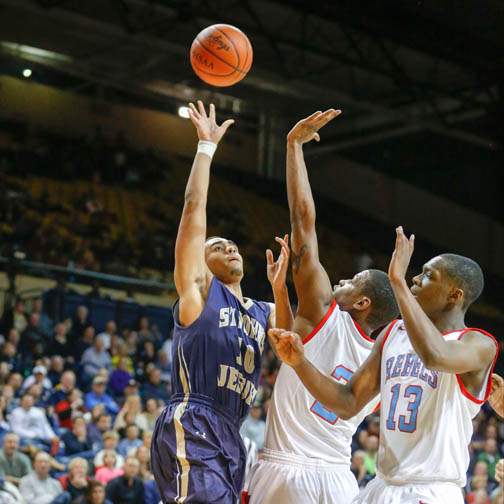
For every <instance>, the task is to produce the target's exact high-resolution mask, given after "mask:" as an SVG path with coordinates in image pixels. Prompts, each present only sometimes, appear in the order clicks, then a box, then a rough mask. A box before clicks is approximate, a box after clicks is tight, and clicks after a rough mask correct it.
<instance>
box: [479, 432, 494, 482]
mask: <svg viewBox="0 0 504 504" xmlns="http://www.w3.org/2000/svg"><path fill="white" fill-rule="evenodd" d="M498 460H499V454H498V451H497V440H496V439H494V438H487V439H486V441H485V446H484V450H483V453H480V455H479V456H478V461H482V462H486V464H487V466H488V476H489V478H490V479H495V466H496V465H497V461H498Z"/></svg>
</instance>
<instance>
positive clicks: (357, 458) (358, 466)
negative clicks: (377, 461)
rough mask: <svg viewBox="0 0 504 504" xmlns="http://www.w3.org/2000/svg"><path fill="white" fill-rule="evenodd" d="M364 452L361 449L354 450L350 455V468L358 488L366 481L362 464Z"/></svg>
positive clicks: (364, 468)
mask: <svg viewBox="0 0 504 504" xmlns="http://www.w3.org/2000/svg"><path fill="white" fill-rule="evenodd" d="M365 456H366V453H365V452H364V451H363V450H356V451H355V452H354V453H353V455H352V463H351V465H350V470H351V471H352V472H353V474H354V476H355V479H356V480H357V484H358V485H359V488H361V487H362V486H364V485H365V483H366V473H367V471H366V466H365V464H364V458H365Z"/></svg>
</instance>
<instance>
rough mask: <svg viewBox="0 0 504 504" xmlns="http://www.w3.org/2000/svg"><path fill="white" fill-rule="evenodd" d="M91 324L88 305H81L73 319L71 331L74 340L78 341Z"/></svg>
mask: <svg viewBox="0 0 504 504" xmlns="http://www.w3.org/2000/svg"><path fill="white" fill-rule="evenodd" d="M90 325H91V321H90V320H89V310H88V309H87V306H85V305H80V306H78V307H77V310H76V311H75V316H74V318H73V321H72V331H71V339H72V341H74V342H75V341H78V340H80V339H81V338H82V335H83V334H84V331H85V330H86V328H87V327H89V326H90Z"/></svg>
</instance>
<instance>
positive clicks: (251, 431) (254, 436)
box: [240, 403, 266, 450]
mask: <svg viewBox="0 0 504 504" xmlns="http://www.w3.org/2000/svg"><path fill="white" fill-rule="evenodd" d="M261 415H262V409H261V406H260V405H259V404H258V403H254V404H253V405H252V408H250V413H249V415H248V416H247V418H245V420H244V421H243V424H242V426H241V428H240V434H241V435H242V437H247V438H249V439H250V440H251V441H253V442H254V443H255V444H256V446H257V449H258V450H262V448H263V446H264V433H265V432H266V422H265V421H264V420H263V419H262V418H261Z"/></svg>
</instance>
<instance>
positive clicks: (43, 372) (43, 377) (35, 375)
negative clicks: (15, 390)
mask: <svg viewBox="0 0 504 504" xmlns="http://www.w3.org/2000/svg"><path fill="white" fill-rule="evenodd" d="M35 383H36V384H39V385H40V386H41V387H42V388H43V390H44V392H45V393H47V394H50V392H51V391H52V388H53V385H52V383H51V380H49V378H47V369H46V367H45V366H41V365H38V366H35V367H34V368H33V371H32V374H31V375H30V376H28V378H26V380H25V381H24V382H23V385H22V387H21V393H23V392H24V391H26V390H28V389H29V388H30V387H31V386H32V385H33V384H35Z"/></svg>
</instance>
